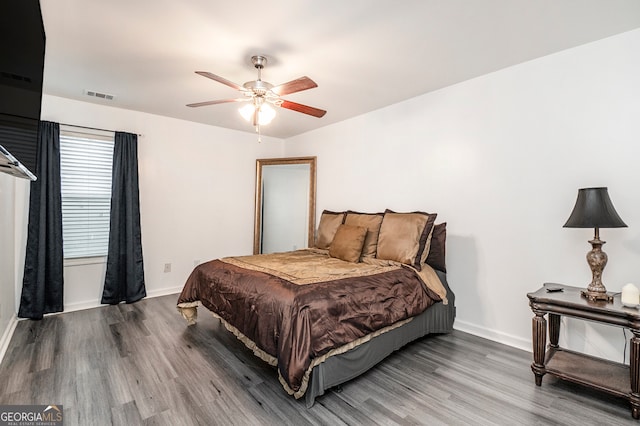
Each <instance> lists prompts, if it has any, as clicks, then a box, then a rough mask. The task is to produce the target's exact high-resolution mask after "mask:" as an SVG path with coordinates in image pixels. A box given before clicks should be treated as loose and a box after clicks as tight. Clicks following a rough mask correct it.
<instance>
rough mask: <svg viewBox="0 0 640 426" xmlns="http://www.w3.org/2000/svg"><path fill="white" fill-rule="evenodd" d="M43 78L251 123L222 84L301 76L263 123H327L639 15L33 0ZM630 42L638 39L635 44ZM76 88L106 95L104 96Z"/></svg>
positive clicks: (154, 108)
mask: <svg viewBox="0 0 640 426" xmlns="http://www.w3.org/2000/svg"><path fill="white" fill-rule="evenodd" d="M41 7H42V15H43V20H44V24H45V31H46V35H47V50H46V60H45V78H44V92H45V93H47V94H51V95H56V96H62V97H66V98H72V99H78V100H82V101H85V102H95V103H100V104H106V105H110V106H114V107H118V108H125V109H132V110H137V111H144V112H148V113H153V114H159V115H164V116H169V117H175V118H180V119H184V120H190V121H195V122H200V123H206V124H211V125H214V126H220V127H227V128H231V129H237V130H242V131H247V132H253V131H254V129H253V128H252V127H251V126H250V125H249V123H247V122H245V121H244V120H243V119H242V118H241V117H240V115H239V114H238V112H237V110H238V107H239V104H237V103H228V104H220V105H213V106H207V107H201V108H188V107H186V106H185V105H186V104H188V103H193V102H200V101H207V100H214V99H226V98H235V97H236V95H237V94H238V93H237V92H236V91H234V90H233V89H231V88H230V87H228V86H225V85H222V84H220V83H218V82H215V81H213V80H209V79H207V78H204V77H201V76H199V75H196V74H195V73H194V71H196V70H199V71H209V72H212V73H214V74H217V75H219V76H222V77H224V78H226V79H228V80H231V81H233V82H235V83H238V84H242V83H244V82H246V81H250V80H255V79H256V77H257V72H256V70H255V69H254V68H253V66H252V65H251V61H250V57H251V56H252V55H255V54H262V55H265V56H267V58H268V60H269V63H268V64H267V67H266V68H265V70H264V71H263V80H265V81H268V82H271V83H273V84H280V83H284V82H287V81H290V80H293V79H295V78H298V77H301V76H305V75H306V76H308V77H310V78H312V79H313V80H314V81H315V82H316V83H318V87H317V88H315V89H311V90H307V91H304V92H299V93H294V94H291V95H287V96H285V97H284V98H285V99H288V100H291V101H294V102H298V103H302V104H306V105H310V106H314V107H317V108H321V109H325V110H327V111H328V112H327V114H326V115H325V116H324V117H323V118H320V119H318V118H315V117H311V116H307V115H304V114H300V113H296V112H293V111H289V110H285V109H280V108H278V109H277V112H278V115H277V116H276V118H275V119H274V121H273V122H272V123H271V124H270V125H268V126H264V127H262V133H263V134H266V135H269V136H275V137H279V138H288V137H291V136H293V135H297V134H300V133H304V132H307V131H309V130H312V129H315V128H319V127H322V126H326V125H328V124H331V123H335V122H338V121H342V120H345V119H347V118H350V117H354V116H357V115H360V114H363V113H366V112H369V111H372V110H375V109H378V108H381V107H384V106H386V105H390V104H393V103H396V102H400V101H403V100H406V99H409V98H412V97H415V96H417V95H421V94H423V93H427V92H430V91H433V90H437V89H439V88H442V87H445V86H449V85H452V84H455V83H458V82H461V81H464V80H467V79H470V78H473V77H477V76H480V75H483V74H486V73H490V72H492V71H496V70H499V69H501V68H505V67H508V66H511V65H514V64H517V63H521V62H524V61H528V60H531V59H534V58H537V57H541V56H544V55H548V54H551V53H554V52H557V51H560V50H564V49H568V48H571V47H575V46H578V45H581V44H584V43H588V42H591V41H594V40H598V39H601V38H604V37H608V36H611V35H614V34H618V33H621V32H625V31H629V30H632V29H635V28H639V27H640V1H639V0H322V1H319V0H271V1H249V0H234V1H221V0H218V1H216V0H182V1H176V0H109V1H104V0H41ZM634 54H637V52H634ZM85 90H93V91H98V92H103V93H107V94H112V95H115V98H114V100H112V101H106V100H102V99H96V98H92V97H88V96H87V95H85V94H84V91H85Z"/></svg>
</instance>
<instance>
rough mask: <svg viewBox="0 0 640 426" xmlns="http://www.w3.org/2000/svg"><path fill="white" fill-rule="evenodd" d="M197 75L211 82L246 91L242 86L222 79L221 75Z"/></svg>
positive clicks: (200, 72)
mask: <svg viewBox="0 0 640 426" xmlns="http://www.w3.org/2000/svg"><path fill="white" fill-rule="evenodd" d="M196 74H200V75H201V76H203V77H207V78H210V79H211V80H214V81H217V82H218V83H222V84H226V85H227V86H229V87H231V88H234V89H236V90H244V88H243V87H242V86H240V85H239V84H236V83H234V82H233V81H229V80H227V79H226V78H222V77H220V76H219V75H215V74H211V73H210V72H207V71H196Z"/></svg>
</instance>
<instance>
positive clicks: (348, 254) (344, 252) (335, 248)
mask: <svg viewBox="0 0 640 426" xmlns="http://www.w3.org/2000/svg"><path fill="white" fill-rule="evenodd" d="M366 236H367V228H364V227H362V226H350V225H340V227H339V228H338V230H337V231H336V235H335V236H334V237H333V242H332V243H331V247H329V256H331V257H336V258H338V259H342V260H344V261H346V262H358V261H359V260H360V254H361V253H362V246H363V245H364V240H365V238H366Z"/></svg>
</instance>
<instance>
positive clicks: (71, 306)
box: [61, 286, 182, 313]
mask: <svg viewBox="0 0 640 426" xmlns="http://www.w3.org/2000/svg"><path fill="white" fill-rule="evenodd" d="M181 291H182V286H179V287H167V288H161V289H157V290H151V291H147V297H148V298H150V297H160V296H166V295H169V294H175V293H180V292H181ZM176 303H177V299H176ZM102 306H107V305H103V304H102V303H100V300H99V299H96V300H86V301H84V302H75V303H68V304H66V305H64V312H75V311H83V310H85V309H92V308H100V307H102ZM64 312H61V313H64Z"/></svg>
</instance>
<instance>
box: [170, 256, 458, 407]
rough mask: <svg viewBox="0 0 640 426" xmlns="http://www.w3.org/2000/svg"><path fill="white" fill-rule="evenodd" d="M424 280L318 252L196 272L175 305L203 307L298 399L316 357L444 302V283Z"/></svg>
mask: <svg viewBox="0 0 640 426" xmlns="http://www.w3.org/2000/svg"><path fill="white" fill-rule="evenodd" d="M421 275H422V277H423V278H424V273H423V274H421ZM433 276H435V273H434V274H433ZM423 278H421V277H420V275H418V273H417V272H416V271H415V270H414V269H412V268H409V267H406V266H402V265H399V264H396V263H393V262H381V261H376V260H375V259H374V260H370V261H368V262H367V263H349V262H344V261H341V260H338V259H334V258H330V257H329V256H328V255H327V253H326V251H321V250H313V249H309V250H298V251H295V252H289V253H278V254H269V255H258V256H244V257H234V258H224V259H220V260H213V261H211V262H207V263H204V264H202V265H199V266H198V267H196V268H195V269H194V270H193V272H192V273H191V275H190V276H189V278H188V280H187V282H186V284H185V286H184V289H183V290H182V293H181V294H180V297H179V299H178V308H179V309H180V308H184V309H188V308H192V307H193V306H195V305H196V304H197V302H200V303H201V304H203V305H204V306H205V307H207V308H208V309H209V310H210V311H212V312H213V313H214V315H215V316H217V317H219V318H221V319H222V320H223V321H224V322H225V325H227V327H228V328H229V329H230V330H232V331H233V332H234V333H235V334H236V335H237V336H238V337H239V338H240V339H241V340H242V341H243V342H244V343H245V344H246V345H247V346H248V347H250V348H251V349H253V350H254V352H256V354H257V355H259V356H260V357H261V358H263V359H265V360H267V361H269V362H271V363H273V364H277V366H278V371H279V375H280V380H281V382H282V384H283V386H284V387H285V389H286V390H287V391H288V392H289V393H292V394H294V395H295V396H296V397H297V398H299V397H300V396H302V395H303V394H304V391H305V390H306V386H307V380H308V375H309V371H310V369H311V367H312V366H313V365H312V364H313V361H314V360H318V359H319V358H321V357H323V356H325V357H326V356H328V355H331V353H330V351H334V352H335V350H336V349H337V348H341V347H344V346H345V345H348V344H352V343H353V342H363V341H366V340H364V339H365V338H366V337H367V336H370V335H372V334H373V333H376V332H378V333H379V332H382V331H385V328H389V327H393V326H394V325H395V324H398V323H399V322H401V321H403V320H407V319H409V318H411V317H413V316H415V315H418V314H420V313H421V312H423V311H424V310H425V309H427V308H428V307H429V306H431V305H432V304H433V303H435V302H436V301H440V300H443V299H444V300H446V299H445V295H444V294H443V293H442V288H441V287H438V285H439V284H440V283H439V280H438V282H437V283H435V282H430V283H425V280H424V279H423ZM436 280H437V277H436ZM426 281H430V279H429V278H428V277H427V279H426ZM440 286H441V284H440ZM439 294H440V295H439Z"/></svg>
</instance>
